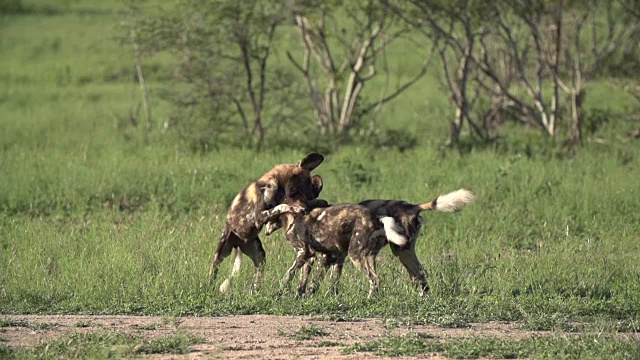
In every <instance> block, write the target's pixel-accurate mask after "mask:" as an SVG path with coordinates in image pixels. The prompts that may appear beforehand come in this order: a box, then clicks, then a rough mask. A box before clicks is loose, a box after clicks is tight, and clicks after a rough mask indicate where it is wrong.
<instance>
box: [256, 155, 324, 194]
mask: <svg viewBox="0 0 640 360" xmlns="http://www.w3.org/2000/svg"><path fill="white" fill-rule="evenodd" d="M322 161H324V157H323V156H322V155H320V154H318V153H311V154H309V155H307V156H305V157H304V158H303V159H302V160H300V161H299V162H298V163H296V164H282V165H278V166H276V167H274V168H273V169H271V171H269V172H268V173H266V174H265V175H264V176H263V177H262V178H260V179H259V180H258V181H257V185H258V187H259V188H260V190H261V191H262V194H263V199H264V202H265V205H266V206H267V207H272V206H275V205H277V204H280V203H282V202H283V201H284V200H285V199H288V201H290V202H295V203H296V204H297V205H299V206H303V207H306V206H307V204H308V203H309V201H311V200H313V199H315V198H317V197H318V195H319V194H320V191H321V190H322V178H321V177H320V176H319V175H314V176H313V177H312V176H311V171H312V170H314V169H315V168H316V167H318V166H319V165H320V164H321V163H322Z"/></svg>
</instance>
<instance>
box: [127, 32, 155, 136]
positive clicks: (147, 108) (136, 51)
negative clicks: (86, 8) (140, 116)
mask: <svg viewBox="0 0 640 360" xmlns="http://www.w3.org/2000/svg"><path fill="white" fill-rule="evenodd" d="M130 37H131V44H132V45H133V57H134V60H135V64H136V73H137V75H138V82H139V83H140V89H141V90H142V103H143V106H144V113H145V115H146V118H147V130H151V127H152V124H153V122H152V120H151V104H150V102H149V92H148V91H147V84H146V83H145V81H144V71H143V68H142V54H141V53H140V46H139V45H138V42H137V40H136V30H135V23H133V22H132V23H131V33H130Z"/></svg>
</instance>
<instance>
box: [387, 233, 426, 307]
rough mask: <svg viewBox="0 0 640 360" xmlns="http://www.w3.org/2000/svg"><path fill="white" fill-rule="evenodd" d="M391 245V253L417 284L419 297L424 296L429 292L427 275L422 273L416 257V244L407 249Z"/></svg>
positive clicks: (413, 243) (422, 268)
mask: <svg viewBox="0 0 640 360" xmlns="http://www.w3.org/2000/svg"><path fill="white" fill-rule="evenodd" d="M390 245H391V252H393V255H395V256H397V257H398V258H399V259H400V262H401V263H402V265H404V267H405V268H406V269H407V271H408V272H409V276H410V277H411V281H412V282H414V283H417V284H416V285H417V286H418V291H420V296H424V295H425V294H426V293H427V292H429V284H428V283H427V275H426V273H425V271H424V267H422V264H421V263H420V260H419V259H418V256H417V255H416V242H415V241H413V242H411V243H410V244H409V246H407V247H400V246H397V245H395V244H390Z"/></svg>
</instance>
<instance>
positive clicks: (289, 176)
mask: <svg viewBox="0 0 640 360" xmlns="http://www.w3.org/2000/svg"><path fill="white" fill-rule="evenodd" d="M322 161H324V157H323V156H322V155H320V154H318V153H311V154H309V155H307V156H306V157H305V158H303V159H302V160H300V161H299V162H298V163H297V164H281V165H276V166H275V167H274V168H273V169H271V170H269V171H268V172H267V173H266V174H264V175H262V177H260V178H259V179H257V180H255V181H253V182H251V183H250V184H249V185H247V187H245V188H244V190H242V191H241V192H240V193H239V194H238V195H236V197H235V198H234V199H233V202H232V203H231V206H230V207H229V210H228V212H227V218H226V221H225V225H224V229H223V231H222V235H221V236H220V240H219V241H218V244H217V246H216V249H215V251H214V254H213V258H212V262H211V268H210V269H209V282H210V284H213V282H214V281H215V279H216V276H217V273H218V267H219V266H220V263H222V261H223V260H224V259H225V258H226V257H227V256H229V255H230V254H231V250H232V249H235V260H234V263H233V269H232V271H231V274H230V275H229V277H228V278H227V279H226V280H225V281H224V282H223V283H222V284H221V285H220V291H221V292H223V293H224V292H226V291H227V289H228V288H229V285H230V281H231V278H232V277H233V276H235V275H236V274H237V273H238V271H239V270H240V265H241V263H242V254H243V253H244V254H246V255H247V256H249V258H251V260H252V261H253V264H254V266H255V275H254V280H253V285H252V291H257V290H258V289H259V286H260V280H261V278H262V271H263V268H264V264H265V261H266V255H265V251H264V248H263V247H262V242H261V241H260V238H259V237H258V234H259V233H260V230H261V229H262V226H263V225H264V223H265V220H264V219H263V218H262V212H263V211H265V210H268V209H271V208H273V207H274V206H276V205H278V204H279V203H280V202H281V201H282V200H283V199H284V198H285V197H286V198H287V199H292V200H294V201H296V203H299V204H305V205H306V204H307V202H308V201H310V200H313V199H315V198H316V197H317V193H316V192H315V189H317V188H318V187H321V185H318V184H320V183H321V182H322V178H320V176H317V175H316V176H314V177H313V178H312V177H311V174H310V172H311V171H312V170H313V169H315V168H316V167H318V165H320V164H321V163H322ZM314 183H315V184H316V185H314Z"/></svg>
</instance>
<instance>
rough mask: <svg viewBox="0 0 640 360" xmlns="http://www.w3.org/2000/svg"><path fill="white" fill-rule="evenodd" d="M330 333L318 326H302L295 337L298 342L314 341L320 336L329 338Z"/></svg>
mask: <svg viewBox="0 0 640 360" xmlns="http://www.w3.org/2000/svg"><path fill="white" fill-rule="evenodd" d="M327 335H329V333H328V332H327V331H326V330H325V329H323V328H321V327H319V326H316V325H309V326H302V327H300V330H298V331H297V332H296V333H295V334H294V335H293V337H294V339H296V340H312V339H315V338H317V337H319V336H327Z"/></svg>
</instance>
